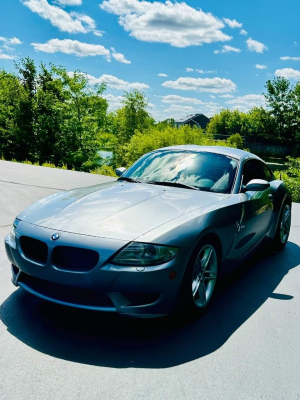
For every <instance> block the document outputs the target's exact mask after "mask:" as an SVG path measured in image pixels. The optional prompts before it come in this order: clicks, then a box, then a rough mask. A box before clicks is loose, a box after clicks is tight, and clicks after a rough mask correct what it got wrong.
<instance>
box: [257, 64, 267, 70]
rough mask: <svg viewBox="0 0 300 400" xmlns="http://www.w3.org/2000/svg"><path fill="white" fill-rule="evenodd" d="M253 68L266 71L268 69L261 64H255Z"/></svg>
mask: <svg viewBox="0 0 300 400" xmlns="http://www.w3.org/2000/svg"><path fill="white" fill-rule="evenodd" d="M255 68H257V69H267V68H268V67H267V66H266V65H263V64H256V65H255Z"/></svg>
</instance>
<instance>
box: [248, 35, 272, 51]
mask: <svg viewBox="0 0 300 400" xmlns="http://www.w3.org/2000/svg"><path fill="white" fill-rule="evenodd" d="M246 43H247V47H248V50H250V51H255V52H256V53H263V52H264V51H265V50H268V48H267V46H266V45H265V44H263V43H261V42H258V41H257V40H253V39H252V38H249V39H247V40H246Z"/></svg>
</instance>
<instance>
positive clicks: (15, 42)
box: [0, 36, 22, 44]
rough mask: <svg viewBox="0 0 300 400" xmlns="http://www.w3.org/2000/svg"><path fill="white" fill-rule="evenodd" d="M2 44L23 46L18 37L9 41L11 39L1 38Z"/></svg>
mask: <svg viewBox="0 0 300 400" xmlns="http://www.w3.org/2000/svg"><path fill="white" fill-rule="evenodd" d="M0 42H4V43H6V44H22V42H21V40H20V39H18V38H16V37H13V38H10V39H9V38H6V37H3V36H0Z"/></svg>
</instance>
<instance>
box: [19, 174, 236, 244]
mask: <svg viewBox="0 0 300 400" xmlns="http://www.w3.org/2000/svg"><path fill="white" fill-rule="evenodd" d="M229 196H230V195H228V194H227V195H226V194H218V193H209V192H200V191H195V190H189V189H181V188H171V187H167V186H156V185H149V184H138V183H128V182H112V183H108V184H104V185H97V186H93V187H88V188H82V189H75V190H71V191H68V192H62V193H59V194H57V195H52V196H50V197H48V198H46V199H43V200H41V201H39V202H37V203H35V204H34V205H33V206H31V207H29V208H28V209H27V210H25V211H24V212H23V213H21V214H20V215H19V216H18V218H19V219H22V220H23V221H25V222H28V223H30V224H34V225H39V226H42V227H45V228H50V229H53V230H54V231H56V230H57V231H65V232H72V233H76V234H82V235H90V236H98V237H105V238H112V239H121V240H128V241H129V240H134V239H135V238H137V237H139V236H141V235H143V234H145V233H147V232H149V231H151V230H152V229H154V228H157V227H158V226H160V225H162V224H164V223H166V222H169V221H171V220H173V219H175V218H178V217H180V216H181V215H183V214H186V213H189V212H191V211H194V210H195V209H198V208H202V207H206V206H209V205H211V204H213V203H216V202H219V201H222V200H224V199H226V198H228V197H229Z"/></svg>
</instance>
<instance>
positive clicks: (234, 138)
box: [227, 133, 244, 149]
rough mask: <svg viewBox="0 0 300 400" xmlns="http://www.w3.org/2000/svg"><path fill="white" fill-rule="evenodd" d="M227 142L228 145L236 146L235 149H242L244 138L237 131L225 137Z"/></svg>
mask: <svg viewBox="0 0 300 400" xmlns="http://www.w3.org/2000/svg"><path fill="white" fill-rule="evenodd" d="M227 142H228V144H229V145H230V147H236V148H237V149H243V148H244V139H243V138H242V136H241V135H240V134H239V133H236V134H235V135H231V136H230V137H229V138H228V139H227Z"/></svg>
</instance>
